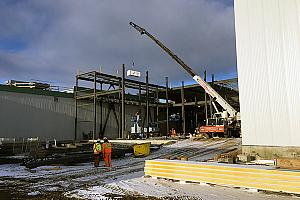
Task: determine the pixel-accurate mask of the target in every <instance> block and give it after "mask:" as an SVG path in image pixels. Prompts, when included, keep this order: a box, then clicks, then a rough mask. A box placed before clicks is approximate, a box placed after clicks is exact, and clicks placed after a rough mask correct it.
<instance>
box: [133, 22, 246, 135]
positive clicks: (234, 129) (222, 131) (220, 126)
mask: <svg viewBox="0 0 300 200" xmlns="http://www.w3.org/2000/svg"><path fill="white" fill-rule="evenodd" d="M129 25H130V26H132V27H133V28H134V29H136V30H137V31H138V32H139V33H140V34H141V35H146V36H148V37H149V38H150V39H151V40H152V41H154V42H155V43H156V44H157V45H158V46H159V47H160V48H161V49H163V50H164V51H165V52H166V53H167V54H168V55H169V56H171V58H172V59H174V60H175V61H176V62H177V63H178V64H179V65H180V66H181V67H182V68H183V69H184V70H185V71H186V72H187V73H188V74H189V75H190V76H192V78H193V79H194V80H195V81H196V82H197V83H198V84H199V85H200V86H201V87H202V88H203V89H204V90H205V92H206V93H207V94H208V95H209V96H210V97H211V99H212V104H213V105H214V108H215V110H216V113H215V114H214V116H213V118H210V119H206V125H205V126H202V127H200V128H199V131H200V132H201V133H206V134H208V135H209V136H210V137H213V136H215V135H218V136H223V137H232V136H235V137H239V136H240V124H241V119H240V113H239V112H237V111H236V110H235V109H234V108H233V107H232V106H231V105H230V104H229V103H228V102H227V101H226V100H225V99H224V98H223V97H221V95H220V94H219V93H217V92H216V91H215V90H214V89H213V88H212V87H211V86H210V85H209V84H208V83H206V82H205V81H204V80H203V79H202V78H201V77H200V76H199V75H197V74H196V73H195V72H194V71H193V70H192V68H190V67H189V66H188V65H187V64H185V63H184V61H183V60H181V59H180V58H179V57H178V56H177V55H176V54H174V53H173V52H172V51H171V50H170V49H169V48H168V47H166V46H165V45H164V44H163V43H162V42H160V41H159V40H158V39H157V38H156V37H154V36H153V35H152V34H150V33H149V32H148V31H146V30H145V29H144V28H142V27H140V26H139V25H137V24H135V23H133V22H129ZM215 102H217V103H218V104H219V105H220V106H221V107H222V108H223V111H221V112H219V110H218V109H217V106H216V105H215Z"/></svg>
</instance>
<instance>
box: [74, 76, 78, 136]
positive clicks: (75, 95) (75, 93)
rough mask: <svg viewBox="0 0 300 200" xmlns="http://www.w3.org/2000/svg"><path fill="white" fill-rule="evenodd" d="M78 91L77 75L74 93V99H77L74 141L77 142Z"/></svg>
mask: <svg viewBox="0 0 300 200" xmlns="http://www.w3.org/2000/svg"><path fill="white" fill-rule="evenodd" d="M77 89H78V77H77V75H76V87H75V91H74V97H75V133H74V140H75V141H76V140H77V117H78V110H77V106H78V101H77Z"/></svg>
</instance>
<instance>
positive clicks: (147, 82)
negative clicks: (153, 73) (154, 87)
mask: <svg viewBox="0 0 300 200" xmlns="http://www.w3.org/2000/svg"><path fill="white" fill-rule="evenodd" d="M146 119H147V123H146V126H147V137H148V134H149V77H148V71H146Z"/></svg>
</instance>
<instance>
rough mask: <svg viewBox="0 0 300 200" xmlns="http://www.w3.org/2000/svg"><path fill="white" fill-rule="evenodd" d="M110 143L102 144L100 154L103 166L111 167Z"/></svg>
mask: <svg viewBox="0 0 300 200" xmlns="http://www.w3.org/2000/svg"><path fill="white" fill-rule="evenodd" d="M111 152H112V145H111V143H110V142H108V143H103V144H102V155H103V160H104V166H105V167H111Z"/></svg>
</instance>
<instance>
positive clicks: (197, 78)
mask: <svg viewBox="0 0 300 200" xmlns="http://www.w3.org/2000/svg"><path fill="white" fill-rule="evenodd" d="M129 24H130V25H131V26H132V27H133V28H135V29H136V30H137V31H138V32H140V33H141V35H144V34H145V35H147V36H148V37H149V38H150V39H151V40H153V41H154V42H155V43H156V44H157V45H158V46H159V47H160V48H162V49H163V50H164V51H165V52H167V53H168V54H169V56H171V57H172V58H173V59H174V60H175V61H176V62H177V63H178V64H179V65H180V66H181V67H182V68H183V69H185V71H186V72H187V73H189V74H190V75H191V76H192V77H193V79H194V80H195V81H196V82H197V83H198V84H199V85H200V86H201V87H202V88H203V89H204V90H205V92H206V93H207V94H209V95H210V96H211V97H212V98H213V99H214V101H216V102H218V103H219V104H220V106H222V108H223V109H224V110H226V111H227V112H228V114H229V115H230V117H235V116H236V114H237V111H236V110H235V109H234V108H233V107H232V106H231V105H229V104H228V103H227V102H226V101H225V99H223V98H222V97H221V95H219V94H218V93H217V92H216V91H215V90H214V89H213V88H212V87H211V86H210V85H209V84H208V83H206V82H205V81H204V80H203V79H202V78H201V77H200V76H199V75H197V74H196V73H195V72H194V71H193V70H192V69H191V68H190V67H189V66H188V65H187V64H185V63H184V62H183V61H182V60H181V59H180V58H179V57H178V56H176V55H175V54H174V53H173V52H172V51H171V50H170V49H169V48H168V47H166V46H165V45H164V44H163V43H161V42H160V41H159V40H158V39H156V38H155V37H154V36H153V35H151V34H150V33H149V32H148V31H146V30H145V29H144V28H142V27H140V26H139V25H137V24H135V23H133V22H129Z"/></svg>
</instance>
